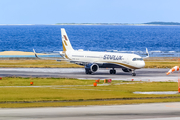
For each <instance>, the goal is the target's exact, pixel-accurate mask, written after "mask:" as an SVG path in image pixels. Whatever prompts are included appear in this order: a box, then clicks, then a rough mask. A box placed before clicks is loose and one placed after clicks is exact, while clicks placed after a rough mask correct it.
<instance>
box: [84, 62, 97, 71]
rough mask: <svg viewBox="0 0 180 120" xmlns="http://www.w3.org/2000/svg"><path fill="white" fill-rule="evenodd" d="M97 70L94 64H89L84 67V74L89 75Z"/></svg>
mask: <svg viewBox="0 0 180 120" xmlns="http://www.w3.org/2000/svg"><path fill="white" fill-rule="evenodd" d="M98 69H99V66H98V65H97V64H94V63H89V64H87V65H86V66H85V70H86V74H91V73H93V72H96V71H97V70H98Z"/></svg>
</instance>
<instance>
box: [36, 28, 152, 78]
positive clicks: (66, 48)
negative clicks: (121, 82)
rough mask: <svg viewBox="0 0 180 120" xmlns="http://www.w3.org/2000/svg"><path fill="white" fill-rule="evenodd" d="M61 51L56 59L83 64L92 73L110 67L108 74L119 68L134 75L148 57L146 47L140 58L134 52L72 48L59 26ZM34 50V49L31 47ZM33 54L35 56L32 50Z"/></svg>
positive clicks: (114, 72) (87, 72) (88, 72)
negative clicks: (143, 55) (143, 54)
mask: <svg viewBox="0 0 180 120" xmlns="http://www.w3.org/2000/svg"><path fill="white" fill-rule="evenodd" d="M61 37H62V46H63V51H60V52H59V54H60V55H61V56H62V57H63V58H64V59H60V60H57V61H62V60H65V61H69V62H70V63H75V64H78V65H82V66H85V73H86V74H92V73H95V72H97V71H98V69H99V68H112V69H111V70H110V71H109V72H110V74H116V70H115V68H121V69H122V71H124V72H132V76H136V73H135V70H136V69H141V68H143V67H144V66H145V62H144V60H143V59H144V58H148V57H149V53H148V50H147V48H146V57H144V58H142V57H140V56H139V55H136V54H130V53H115V52H96V51H83V50H82V49H80V50H74V49H73V47H72V45H71V43H70V41H69V38H68V36H67V33H66V31H65V29H64V28H61ZM33 50H34V49H33ZM34 53H35V56H36V57H38V56H37V54H36V52H35V50H34Z"/></svg>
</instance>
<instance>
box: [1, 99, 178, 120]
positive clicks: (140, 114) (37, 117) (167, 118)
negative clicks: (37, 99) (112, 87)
mask: <svg viewBox="0 0 180 120" xmlns="http://www.w3.org/2000/svg"><path fill="white" fill-rule="evenodd" d="M179 113H180V103H179V102H176V103H150V104H134V105H111V106H81V107H57V108H50V107H48V108H13V109H11V108H6V109H0V119H1V120H32V119H33V120H59V119H62V120H85V119H88V120H179V119H180V114H179Z"/></svg>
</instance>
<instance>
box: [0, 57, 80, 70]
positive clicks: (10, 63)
mask: <svg viewBox="0 0 180 120" xmlns="http://www.w3.org/2000/svg"><path fill="white" fill-rule="evenodd" d="M0 67H4V68H78V67H83V66H80V65H76V64H72V63H69V62H66V61H61V62H57V61H56V60H28V59H20V60H0Z"/></svg>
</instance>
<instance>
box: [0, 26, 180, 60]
mask: <svg viewBox="0 0 180 120" xmlns="http://www.w3.org/2000/svg"><path fill="white" fill-rule="evenodd" d="M61 28H65V30H66V32H67V35H68V37H69V40H70V42H71V44H72V47H73V48H74V49H75V50H78V49H83V50H85V51H111V52H126V53H134V54H139V55H144V54H145V51H146V48H147V49H148V51H149V53H150V56H151V57H179V56H180V26H129V25H127V26H123V25H0V46H1V47H0V52H2V51H24V52H32V51H33V49H35V50H36V52H37V53H50V54H56V53H57V52H58V51H62V50H63V48H62V41H61V31H60V29H61Z"/></svg>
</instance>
